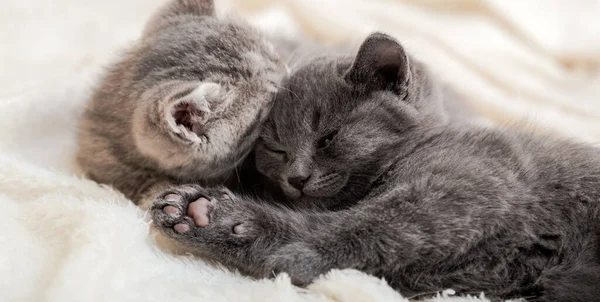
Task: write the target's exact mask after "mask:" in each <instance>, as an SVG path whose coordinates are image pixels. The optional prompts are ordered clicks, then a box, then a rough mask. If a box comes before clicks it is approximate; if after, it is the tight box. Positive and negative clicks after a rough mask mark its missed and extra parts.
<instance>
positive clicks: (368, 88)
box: [255, 33, 446, 208]
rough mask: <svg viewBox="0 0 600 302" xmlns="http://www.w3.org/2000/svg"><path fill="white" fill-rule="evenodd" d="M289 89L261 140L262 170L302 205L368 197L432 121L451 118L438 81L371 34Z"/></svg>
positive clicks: (317, 64)
mask: <svg viewBox="0 0 600 302" xmlns="http://www.w3.org/2000/svg"><path fill="white" fill-rule="evenodd" d="M285 88H286V89H281V90H280V91H279V92H278V95H277V97H276V100H275V105H274V107H273V109H272V111H271V115H270V117H269V118H268V119H267V121H266V123H265V125H264V129H263V131H262V134H261V137H260V139H259V141H258V144H257V146H256V149H255V150H256V164H257V169H258V171H259V172H260V173H262V174H264V175H265V176H267V177H268V178H269V179H271V180H272V181H274V182H276V183H277V184H278V186H279V187H280V188H281V190H282V191H283V193H284V194H285V195H286V196H287V197H288V198H289V199H290V200H292V201H293V203H294V204H295V205H301V206H309V207H315V206H316V207H321V208H337V207H339V206H340V205H341V203H347V202H348V201H353V200H356V199H358V198H361V197H363V196H364V195H365V194H367V193H368V191H369V189H370V188H371V187H372V185H373V183H374V182H375V181H376V180H377V179H378V178H379V177H381V175H382V173H384V172H385V170H386V169H387V168H389V166H390V164H391V163H392V162H393V161H394V159H396V158H398V157H399V156H402V155H403V154H406V153H407V152H410V149H412V148H413V147H414V146H415V145H416V144H418V142H419V141H420V140H422V139H423V137H422V135H421V134H424V133H425V132H424V131H425V130H423V129H427V128H431V127H430V126H431V125H432V124H437V123H441V122H444V121H445V120H446V117H445V114H444V111H443V110H442V108H441V106H442V105H441V96H440V92H439V90H438V88H437V86H435V85H434V83H433V82H432V80H431V79H430V78H429V76H428V74H427V72H426V70H425V69H424V67H423V66H422V65H421V64H420V63H418V62H416V61H414V60H412V59H410V58H409V56H408V55H407V54H406V52H405V51H404V49H403V47H402V46H401V45H400V44H399V43H398V42H397V41H396V40H394V39H393V38H391V37H390V36H387V35H385V34H381V33H374V34H371V35H370V36H368V37H367V38H366V40H365V41H364V42H363V43H362V45H361V46H360V48H359V50H358V53H357V54H356V55H355V56H354V57H338V58H331V57H330V58H327V57H323V58H318V59H315V60H313V61H311V62H309V63H307V64H305V65H303V67H300V68H298V69H297V70H296V71H295V72H294V73H293V74H292V75H291V77H290V78H289V80H288V82H287V83H286V85H285Z"/></svg>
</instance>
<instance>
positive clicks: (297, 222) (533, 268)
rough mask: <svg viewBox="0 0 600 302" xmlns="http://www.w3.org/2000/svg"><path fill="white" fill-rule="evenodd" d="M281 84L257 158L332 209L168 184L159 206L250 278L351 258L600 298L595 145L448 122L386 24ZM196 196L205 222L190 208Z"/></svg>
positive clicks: (388, 271)
mask: <svg viewBox="0 0 600 302" xmlns="http://www.w3.org/2000/svg"><path fill="white" fill-rule="evenodd" d="M285 87H286V89H285V90H281V91H280V92H279V94H278V97H277V99H276V103H275V106H274V109H273V111H272V115H271V117H270V118H269V120H268V121H267V123H266V124H265V129H264V132H262V134H261V140H260V143H259V145H258V147H257V149H256V153H257V154H256V162H257V168H258V169H259V170H260V171H261V172H262V173H264V174H265V175H267V176H268V177H269V178H271V179H272V180H273V181H274V182H277V183H279V184H280V186H281V187H282V189H283V191H284V192H285V193H286V194H287V195H288V197H290V198H292V199H294V200H295V201H296V202H297V203H300V204H305V205H310V206H311V207H312V206H314V205H317V204H320V205H321V206H322V207H326V208H330V209H332V208H336V209H339V210H336V211H330V210H320V211H314V210H306V211H302V210H291V209H288V208H280V207H275V206H273V205H270V204H265V203H261V202H257V201H256V200H253V199H252V198H249V197H245V196H239V195H235V194H233V193H231V192H229V191H228V190H227V189H223V188H209V189H206V188H203V187H201V186H197V185H192V186H187V187H174V188H172V189H170V190H167V191H165V192H164V193H163V194H161V195H160V196H159V197H158V198H157V199H156V200H155V204H154V206H153V211H152V215H153V217H154V219H155V222H156V224H157V225H158V226H159V227H160V228H162V230H163V231H164V232H165V233H167V234H168V235H170V236H171V237H173V238H175V239H177V240H179V241H180V242H182V243H184V244H186V245H188V246H191V247H194V248H195V249H197V250H198V251H199V252H200V253H201V254H203V255H204V256H206V257H209V258H211V259H215V260H217V261H220V262H221V263H223V264H226V265H229V266H231V267H234V268H237V269H239V270H241V271H242V272H245V273H247V274H250V275H252V276H256V277H268V276H272V275H273V273H279V272H287V273H288V274H290V275H291V277H292V279H293V280H294V281H295V282H297V283H298V284H306V283H308V282H310V281H311V280H312V279H313V278H315V277H316V276H318V275H319V274H322V273H325V272H327V271H328V270H330V269H332V268H355V269H359V270H362V271H365V272H367V273H371V274H374V275H376V276H380V277H384V278H385V279H386V280H387V281H388V282H389V284H390V285H391V286H393V287H394V288H396V289H398V290H400V291H401V292H402V293H403V294H405V295H412V294H423V293H431V292H435V291H439V290H443V289H446V288H453V289H455V290H458V291H459V292H463V293H465V292H468V293H478V292H480V291H484V292H486V293H487V294H488V295H492V296H495V297H503V298H508V297H519V296H522V297H526V298H530V299H532V300H535V301H556V302H558V301H561V302H564V301H598V299H600V286H598V284H600V238H599V235H600V206H599V201H600V154H599V150H598V149H597V148H594V147H591V146H588V145H585V144H579V143H574V142H570V141H567V140H560V139H554V138H549V137H536V136H533V135H529V134H526V133H521V132H517V131H515V130H509V129H489V128H483V127H478V126H475V125H466V124H459V123H456V122H448V121H447V119H445V118H444V117H443V116H441V115H440V114H441V112H442V111H441V109H440V107H439V100H440V95H439V94H438V93H437V91H438V90H437V89H436V88H435V85H433V84H432V82H430V81H429V80H428V76H427V73H426V71H425V70H424V69H423V68H422V66H420V64H418V63H417V62H416V61H414V60H412V59H410V58H409V57H408V56H407V55H406V54H405V52H404V51H403V49H402V47H401V46H400V45H399V44H398V43H397V42H395V41H394V40H393V39H392V38H390V37H388V36H386V35H383V34H373V35H371V36H369V37H368V38H367V40H365V42H364V43H363V45H362V47H361V49H360V51H359V52H358V55H357V56H356V58H354V59H353V58H351V57H336V58H331V57H325V58H321V59H317V60H314V61H312V62H309V63H307V64H306V66H305V67H304V68H301V69H299V70H296V71H295V73H294V74H293V75H292V76H291V78H290V79H289V81H288V83H287V84H286V86H285ZM293 183H294V184H295V186H296V187H297V188H294V185H293ZM300 192H302V194H300ZM173 194H175V195H173ZM174 197H178V198H174ZM201 197H206V198H208V199H210V205H208V208H207V209H206V210H207V211H208V212H209V213H208V214H205V215H207V216H208V217H209V218H210V224H208V225H207V226H205V227H200V226H198V225H195V224H194V222H193V220H192V219H191V218H190V217H189V216H187V215H185V214H184V213H186V210H187V211H189V209H188V208H187V206H188V205H189V204H190V203H192V202H194V201H195V200H196V199H198V198H201ZM165 206H174V207H176V208H177V209H178V210H179V213H178V214H177V215H167V214H166V213H165V212H164V211H163V208H164V207H165ZM190 208H191V207H190ZM189 214H190V212H188V215H189ZM196 214H197V213H196ZM175 224H188V225H189V226H190V229H189V231H187V232H183V233H178V232H176V231H175V230H174V229H173V226H174V225H175Z"/></svg>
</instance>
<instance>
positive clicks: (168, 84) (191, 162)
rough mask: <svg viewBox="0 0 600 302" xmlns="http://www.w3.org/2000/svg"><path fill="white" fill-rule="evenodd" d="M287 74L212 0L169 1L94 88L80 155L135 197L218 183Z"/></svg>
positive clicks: (263, 44)
mask: <svg viewBox="0 0 600 302" xmlns="http://www.w3.org/2000/svg"><path fill="white" fill-rule="evenodd" d="M286 73H287V70H286V68H285V66H284V64H283V63H282V62H281V61H280V60H279V59H278V56H277V55H276V54H275V52H274V50H273V47H272V46H271V44H270V43H269V42H268V41H267V40H266V38H265V37H263V36H262V35H261V34H260V33H259V32H258V31H257V30H255V29H253V28H252V27H250V25H248V24H246V23H245V22H243V21H241V20H238V19H236V18H234V17H227V18H218V17H216V16H215V13H214V6H213V1H212V0H173V1H171V2H169V3H168V4H167V5H166V6H164V7H163V8H162V9H160V10H159V11H158V12H157V13H156V14H155V15H154V16H153V17H152V18H151V19H150V21H149V22H148V24H147V25H146V28H145V30H144V33H143V35H142V37H141V38H140V39H139V41H138V42H137V44H136V45H135V46H134V47H133V48H132V49H130V50H129V51H128V52H127V54H126V55H125V56H124V57H123V58H122V59H121V60H120V61H119V62H117V63H116V64H114V65H113V66H111V67H110V68H109V71H108V74H107V75H106V77H105V78H104V79H103V81H102V83H101V84H100V85H99V87H98V88H97V89H96V90H95V92H94V94H93V97H92V99H91V101H90V103H89V105H88V106H87V108H86V110H85V112H84V114H83V117H82V120H81V127H80V129H81V131H80V134H79V147H80V148H79V152H78V156H77V159H78V161H79V163H80V165H81V166H82V167H83V169H84V171H85V173H86V174H87V175H88V176H89V177H90V178H91V179H93V180H95V181H98V182H100V183H106V184H110V185H112V186H114V187H115V188H117V189H118V190H120V191H121V192H123V193H124V194H125V195H126V196H127V197H129V198H130V199H132V200H134V201H135V202H140V201H141V200H142V199H144V197H145V196H154V195H152V193H151V192H152V191H153V190H157V189H159V188H163V187H168V186H170V185H171V184H173V183H179V182H192V181H199V180H204V181H206V182H210V181H213V182H223V181H224V179H225V178H227V176H228V175H229V174H231V172H232V171H233V170H234V168H235V167H236V166H237V165H238V164H239V163H240V161H241V160H242V159H243V158H244V157H245V155H247V154H248V153H249V152H250V150H251V147H252V145H253V143H254V141H255V139H256V137H257V135H258V130H259V126H260V124H261V122H262V121H263V120H264V119H265V118H266V116H267V112H268V110H269V109H270V106H271V102H272V100H273V98H274V95H275V92H276V89H277V86H278V85H279V83H280V81H281V79H282V77H283V76H284V75H285V74H286ZM150 201H151V199H150Z"/></svg>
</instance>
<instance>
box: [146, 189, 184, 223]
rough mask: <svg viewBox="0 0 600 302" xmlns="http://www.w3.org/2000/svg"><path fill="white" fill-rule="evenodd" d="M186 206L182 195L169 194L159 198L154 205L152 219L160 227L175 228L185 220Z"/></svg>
mask: <svg viewBox="0 0 600 302" xmlns="http://www.w3.org/2000/svg"><path fill="white" fill-rule="evenodd" d="M185 205H186V203H185V199H184V197H183V196H181V195H180V194H176V193H169V194H166V195H164V196H159V197H157V198H156V199H155V200H154V203H153V205H152V210H151V214H152V219H153V220H154V221H155V222H156V223H157V224H158V225H159V226H162V227H170V226H173V225H174V224H176V223H178V222H180V221H181V220H182V219H183V216H184V214H185V211H184V209H185Z"/></svg>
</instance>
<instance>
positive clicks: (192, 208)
mask: <svg viewBox="0 0 600 302" xmlns="http://www.w3.org/2000/svg"><path fill="white" fill-rule="evenodd" d="M209 203H210V201H208V199H206V198H204V197H200V198H198V200H196V201H194V202H192V203H190V204H189V205H188V208H187V214H188V216H190V217H192V219H194V222H195V223H196V225H197V226H207V225H208V223H209V222H210V219H209V218H208V205H209Z"/></svg>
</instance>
